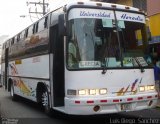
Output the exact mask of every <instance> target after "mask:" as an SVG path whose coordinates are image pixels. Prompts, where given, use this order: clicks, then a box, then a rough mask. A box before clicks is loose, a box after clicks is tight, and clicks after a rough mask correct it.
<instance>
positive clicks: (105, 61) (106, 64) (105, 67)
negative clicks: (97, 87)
mask: <svg viewBox="0 0 160 124" xmlns="http://www.w3.org/2000/svg"><path fill="white" fill-rule="evenodd" d="M108 63H109V59H108V58H107V57H104V65H103V69H102V74H105V73H106V72H107V67H108Z"/></svg>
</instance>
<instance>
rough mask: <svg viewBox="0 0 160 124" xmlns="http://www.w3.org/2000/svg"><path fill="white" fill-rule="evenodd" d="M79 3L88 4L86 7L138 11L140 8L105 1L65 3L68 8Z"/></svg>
mask: <svg viewBox="0 0 160 124" xmlns="http://www.w3.org/2000/svg"><path fill="white" fill-rule="evenodd" d="M75 5H77V6H78V5H81V6H83V5H84V6H88V7H107V8H111V9H113V8H114V9H121V10H130V11H136V12H140V11H141V10H140V9H138V8H135V7H131V6H126V5H120V4H113V3H106V2H93V1H84V2H83V1H80V2H71V3H68V4H66V9H67V10H68V9H70V8H71V7H72V6H75Z"/></svg>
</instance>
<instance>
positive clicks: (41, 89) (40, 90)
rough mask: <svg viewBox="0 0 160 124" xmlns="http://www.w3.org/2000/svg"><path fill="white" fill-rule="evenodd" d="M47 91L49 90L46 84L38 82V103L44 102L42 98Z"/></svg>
mask: <svg viewBox="0 0 160 124" xmlns="http://www.w3.org/2000/svg"><path fill="white" fill-rule="evenodd" d="M45 90H48V89H47V85H46V84H45V83H44V82H38V84H37V88H36V96H37V102H38V103H40V102H42V100H41V96H42V93H43V92H44V91H45Z"/></svg>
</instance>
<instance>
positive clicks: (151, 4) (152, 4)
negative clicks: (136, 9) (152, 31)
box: [147, 0, 160, 16]
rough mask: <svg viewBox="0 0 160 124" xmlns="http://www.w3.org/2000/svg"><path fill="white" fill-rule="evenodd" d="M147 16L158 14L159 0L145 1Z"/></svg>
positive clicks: (159, 8)
mask: <svg viewBox="0 0 160 124" xmlns="http://www.w3.org/2000/svg"><path fill="white" fill-rule="evenodd" d="M147 13H148V16H151V15H154V14H157V13H160V0H147Z"/></svg>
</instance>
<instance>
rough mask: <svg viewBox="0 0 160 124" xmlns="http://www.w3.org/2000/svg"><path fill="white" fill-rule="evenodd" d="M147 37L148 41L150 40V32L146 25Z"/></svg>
mask: <svg viewBox="0 0 160 124" xmlns="http://www.w3.org/2000/svg"><path fill="white" fill-rule="evenodd" d="M147 38H148V41H151V40H152V34H151V31H150V29H149V27H148V26H147Z"/></svg>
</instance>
